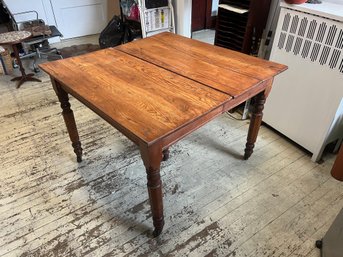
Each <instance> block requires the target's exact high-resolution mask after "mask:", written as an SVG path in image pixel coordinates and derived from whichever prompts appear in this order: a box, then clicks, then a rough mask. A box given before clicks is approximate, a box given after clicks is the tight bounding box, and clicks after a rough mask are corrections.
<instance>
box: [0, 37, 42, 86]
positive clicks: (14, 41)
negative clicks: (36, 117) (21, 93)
mask: <svg viewBox="0 0 343 257" xmlns="http://www.w3.org/2000/svg"><path fill="white" fill-rule="evenodd" d="M29 37H31V33H30V32H28V31H11V32H6V33H1V34H0V45H10V46H12V48H13V52H14V56H15V58H16V59H17V63H18V65H19V68H20V72H21V76H19V77H15V78H13V79H11V81H18V80H19V82H18V84H17V88H19V87H20V86H21V85H22V84H23V83H24V82H25V81H37V82H42V81H41V80H40V79H37V78H34V77H33V75H34V74H33V73H30V74H26V73H25V69H24V67H23V64H22V63H21V59H20V56H19V50H18V45H19V44H21V42H23V41H24V40H25V39H27V38H29Z"/></svg>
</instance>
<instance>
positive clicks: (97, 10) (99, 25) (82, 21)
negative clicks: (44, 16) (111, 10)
mask: <svg viewBox="0 0 343 257" xmlns="http://www.w3.org/2000/svg"><path fill="white" fill-rule="evenodd" d="M51 5H52V8H53V11H54V14H55V19H56V24H57V27H58V29H59V30H60V31H61V33H62V34H63V37H64V38H73V37H80V36H86V35H92V34H97V33H100V32H101V31H102V30H103V29H104V28H105V26H106V25H107V0H51Z"/></svg>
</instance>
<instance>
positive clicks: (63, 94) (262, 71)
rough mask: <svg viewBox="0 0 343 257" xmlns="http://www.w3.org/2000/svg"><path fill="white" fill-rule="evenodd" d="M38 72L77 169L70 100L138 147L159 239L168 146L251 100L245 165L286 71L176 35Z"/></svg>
mask: <svg viewBox="0 0 343 257" xmlns="http://www.w3.org/2000/svg"><path fill="white" fill-rule="evenodd" d="M40 67H41V69H42V70H44V71H45V72H47V73H48V74H49V75H50V78H51V82H52V85H53V88H54V90H55V92H56V94H57V97H58V99H59V101H60V103H61V107H62V114H63V118H64V121H65V124H66V127H67V130H68V133H69V137H70V140H71V142H72V146H73V148H74V152H75V154H76V156H77V161H78V162H81V161H82V148H81V143H80V139H79V135H78V131H77V128H76V124H75V119H74V115H73V111H72V110H71V108H70V103H69V97H68V94H70V95H72V96H73V97H75V98H76V99H78V100H79V101H80V102H82V103H83V104H84V105H85V106H87V107H88V108H90V109H91V110H93V111H94V112H95V113H96V114H98V115H99V116H100V117H102V118H103V119H105V120H106V121H107V122H108V123H110V124H111V125H112V126H113V127H115V128H116V129H117V130H119V131H120V132H121V133H123V134H124V135H125V136H126V137H127V138H129V139H130V140H132V141H133V142H134V143H135V144H136V145H137V146H138V147H139V150H140V154H141V157H142V160H143V163H144V166H145V169H146V173H147V187H148V193H149V200H150V205H151V212H152V218H153V225H154V232H153V235H154V236H158V235H159V234H160V233H161V232H162V229H163V225H164V216H163V199H162V183H161V178H160V164H161V161H162V160H164V161H166V160H167V159H168V157H169V147H170V146H171V145H173V144H174V143H175V142H177V141H179V140H180V139H182V138H183V137H185V136H187V135H188V134H189V133H191V132H193V131H195V130H196V129H198V128H200V127H202V126H203V125H205V124H206V123H208V122H209V121H211V120H213V119H214V118H216V117H217V116H219V115H221V114H222V113H224V112H227V111H229V110H231V109H232V108H234V107H236V106H238V105H239V104H241V103H243V102H245V101H246V100H248V99H250V98H252V97H254V101H253V102H254V104H253V108H252V113H251V121H250V126H249V131H248V136H247V143H246V145H245V150H244V156H243V158H244V159H246V160H247V159H248V158H249V157H250V156H251V154H252V152H253V148H254V145H255V141H256V138H257V134H258V131H259V127H260V125H261V120H262V110H263V106H264V103H265V101H266V97H267V96H268V93H269V92H270V90H271V88H272V82H273V78H274V76H275V75H277V74H279V73H281V72H282V71H284V70H286V69H287V67H286V66H285V65H282V64H277V63H274V62H270V61H267V60H263V59H258V58H255V57H252V56H248V55H245V54H242V53H239V52H235V51H231V50H228V49H224V48H221V47H217V46H213V45H210V44H206V43H203V42H200V41H196V40H193V39H189V38H185V37H182V36H179V35H175V34H172V33H161V34H158V35H155V36H152V37H149V38H145V39H141V40H136V41H134V42H131V43H127V44H124V45H120V46H117V47H114V48H107V49H103V50H99V51H96V52H92V53H88V54H84V55H81V56H77V57H72V58H68V59H63V60H57V61H53V62H48V63H44V64H41V65H40ZM243 158H242V159H243Z"/></svg>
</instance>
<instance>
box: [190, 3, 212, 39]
mask: <svg viewBox="0 0 343 257" xmlns="http://www.w3.org/2000/svg"><path fill="white" fill-rule="evenodd" d="M211 15H212V0H192V32H193V31H197V30H202V29H209V28H210V27H211Z"/></svg>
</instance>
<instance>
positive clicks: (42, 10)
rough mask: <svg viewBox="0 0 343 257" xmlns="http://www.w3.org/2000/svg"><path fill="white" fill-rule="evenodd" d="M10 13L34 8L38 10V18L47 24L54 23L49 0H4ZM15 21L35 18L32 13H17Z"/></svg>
mask: <svg viewBox="0 0 343 257" xmlns="http://www.w3.org/2000/svg"><path fill="white" fill-rule="evenodd" d="M4 2H5V4H6V5H7V7H8V9H9V10H10V12H11V13H19V12H25V11H30V10H34V11H36V12H38V16H39V18H40V19H43V20H44V21H45V22H46V23H47V24H49V25H56V21H55V18H54V14H53V11H52V7H51V4H50V0H30V1H27V0H4ZM15 19H16V20H17V21H22V20H30V19H35V16H34V14H27V15H17V16H15Z"/></svg>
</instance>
